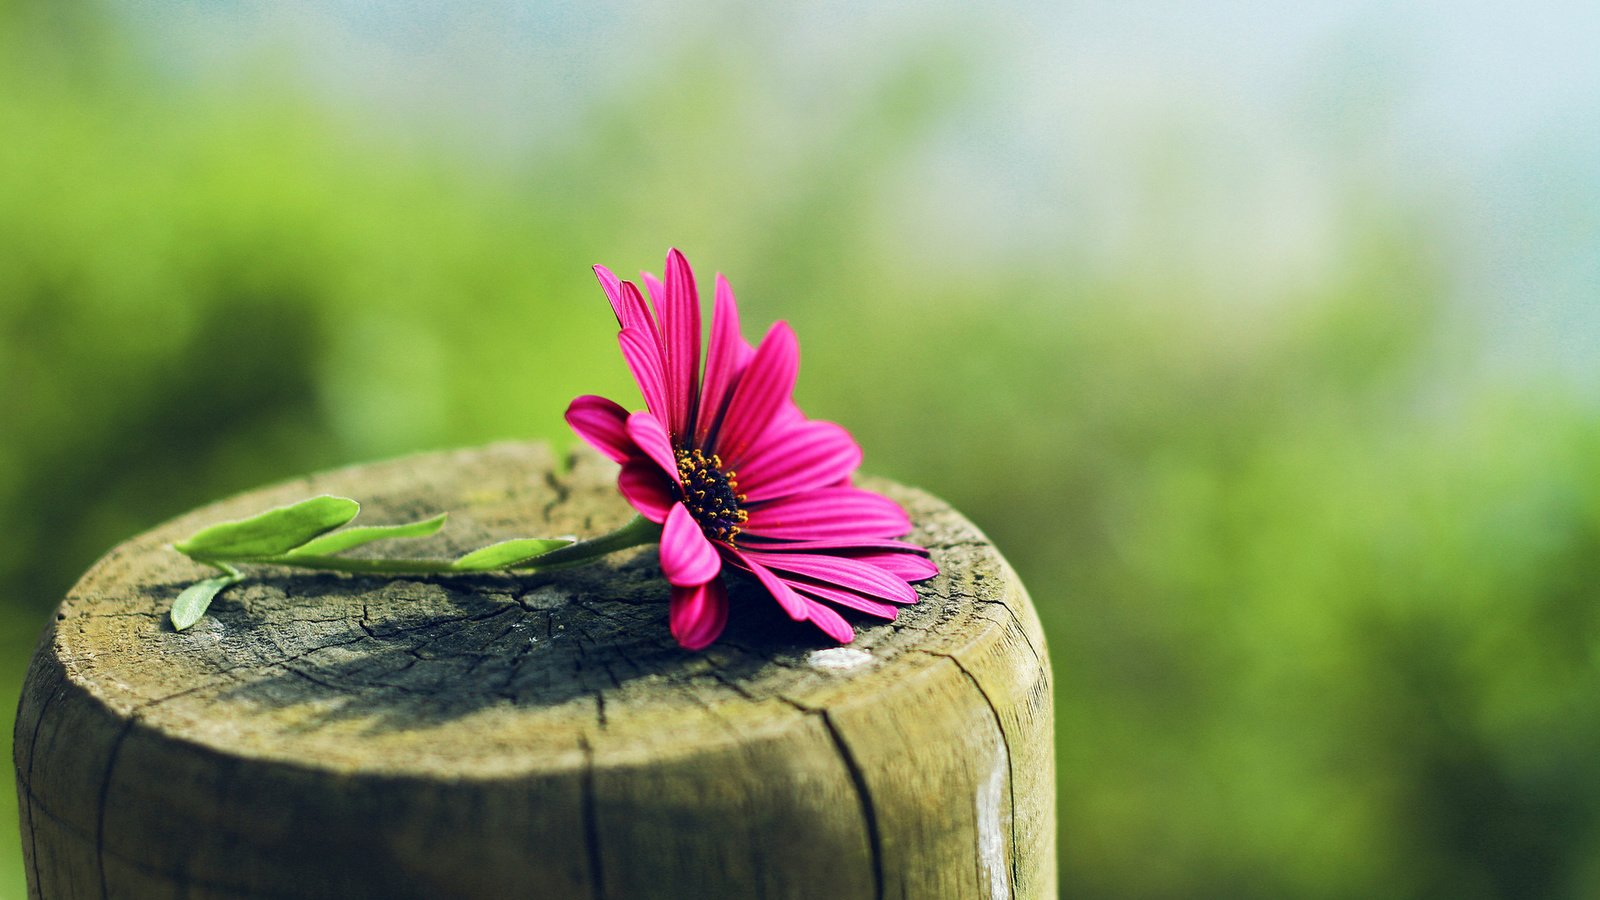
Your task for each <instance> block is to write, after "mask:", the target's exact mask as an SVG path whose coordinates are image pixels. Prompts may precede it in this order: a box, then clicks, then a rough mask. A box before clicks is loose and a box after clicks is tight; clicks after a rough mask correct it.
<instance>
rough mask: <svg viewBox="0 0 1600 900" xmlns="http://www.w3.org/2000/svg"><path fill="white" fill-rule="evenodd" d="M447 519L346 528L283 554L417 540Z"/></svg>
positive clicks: (320, 552) (330, 552) (317, 553)
mask: <svg viewBox="0 0 1600 900" xmlns="http://www.w3.org/2000/svg"><path fill="white" fill-rule="evenodd" d="M448 518H450V514H449V513H440V514H438V515H437V516H434V517H433V518H431V519H424V520H423V521H421V522H411V523H408V524H405V525H362V526H360V527H357V528H345V529H342V530H340V531H334V532H331V533H329V534H325V535H323V536H322V537H319V538H316V539H314V540H312V541H311V542H309V543H306V544H302V545H300V546H299V547H296V548H294V549H293V550H291V551H289V552H288V553H286V554H285V555H286V556H291V557H292V556H332V555H334V554H335V553H343V552H344V551H346V550H349V549H351V548H354V547H359V546H361V545H362V544H370V543H372V542H373V541H386V540H389V539H390V538H418V537H427V536H428V535H430V534H437V533H438V532H439V529H441V528H443V527H444V521H445V519H448Z"/></svg>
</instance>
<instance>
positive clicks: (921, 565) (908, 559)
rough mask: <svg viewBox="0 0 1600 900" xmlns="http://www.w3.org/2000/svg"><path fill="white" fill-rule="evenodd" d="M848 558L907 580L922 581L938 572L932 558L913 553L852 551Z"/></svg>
mask: <svg viewBox="0 0 1600 900" xmlns="http://www.w3.org/2000/svg"><path fill="white" fill-rule="evenodd" d="M850 558H851V559H859V560H861V561H862V562H865V563H871V564H873V565H875V566H877V567H878V568H880V569H882V570H884V571H885V572H889V573H891V574H894V575H898V576H899V577H901V578H904V579H905V580H907V581H923V580H925V579H928V578H932V577H933V576H935V575H937V574H939V567H938V566H936V565H934V564H933V560H931V559H928V558H927V557H925V556H917V555H916V554H914V553H852V554H850Z"/></svg>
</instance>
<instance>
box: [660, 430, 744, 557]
mask: <svg viewBox="0 0 1600 900" xmlns="http://www.w3.org/2000/svg"><path fill="white" fill-rule="evenodd" d="M676 455H677V457H678V477H680V478H682V479H683V486H682V487H680V488H679V489H678V490H679V491H680V492H682V494H683V505H684V506H687V507H688V508H689V512H690V513H692V514H693V515H694V518H695V521H696V522H699V523H700V530H701V531H703V532H705V536H706V537H708V538H710V539H711V540H713V541H724V542H726V543H730V544H731V543H733V538H734V536H735V535H737V534H738V533H739V526H741V525H743V524H744V521H745V520H746V519H748V518H750V514H749V513H747V512H745V511H744V510H742V509H740V508H739V504H740V503H742V502H743V501H744V495H743V494H741V493H739V482H737V481H735V480H734V477H733V476H734V473H733V470H732V469H729V470H728V471H726V472H724V471H723V470H722V460H721V459H720V458H719V457H718V456H717V455H716V454H715V453H713V454H711V455H710V456H706V455H705V454H704V453H701V452H700V451H699V450H678V451H676Z"/></svg>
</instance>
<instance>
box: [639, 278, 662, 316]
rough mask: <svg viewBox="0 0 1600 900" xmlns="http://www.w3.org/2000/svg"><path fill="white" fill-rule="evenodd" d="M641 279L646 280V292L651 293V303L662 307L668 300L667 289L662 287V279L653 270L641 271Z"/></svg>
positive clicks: (656, 306) (657, 307)
mask: <svg viewBox="0 0 1600 900" xmlns="http://www.w3.org/2000/svg"><path fill="white" fill-rule="evenodd" d="M639 280H640V281H642V282H644V289H645V292H646V293H648V294H649V295H650V305H651V306H653V307H655V308H656V309H660V308H661V304H662V303H665V302H666V297H667V289H666V288H665V287H662V285H661V279H659V278H657V277H656V276H655V274H654V273H652V272H640V273H639Z"/></svg>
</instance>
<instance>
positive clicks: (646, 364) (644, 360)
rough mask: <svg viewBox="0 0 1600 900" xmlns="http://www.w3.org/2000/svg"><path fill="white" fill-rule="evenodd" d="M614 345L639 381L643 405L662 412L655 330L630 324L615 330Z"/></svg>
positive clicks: (662, 379) (662, 388) (661, 379)
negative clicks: (615, 343) (620, 329)
mask: <svg viewBox="0 0 1600 900" xmlns="http://www.w3.org/2000/svg"><path fill="white" fill-rule="evenodd" d="M629 286H630V287H631V286H632V285H629ZM617 345H618V346H619V347H621V348H622V359H623V360H624V361H625V362H626V363H627V364H628V371H630V372H632V373H633V380H634V381H635V382H637V383H638V385H639V393H641V394H643V395H644V405H645V407H646V408H647V409H649V410H650V411H651V412H653V413H655V414H656V415H657V416H662V415H665V414H666V409H667V386H666V380H665V379H666V376H665V375H664V374H662V363H661V345H660V342H659V341H658V340H657V338H656V336H655V333H654V332H653V331H646V330H645V329H643V328H640V327H637V326H630V327H628V328H624V329H622V331H621V332H620V333H618V334H617Z"/></svg>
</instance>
